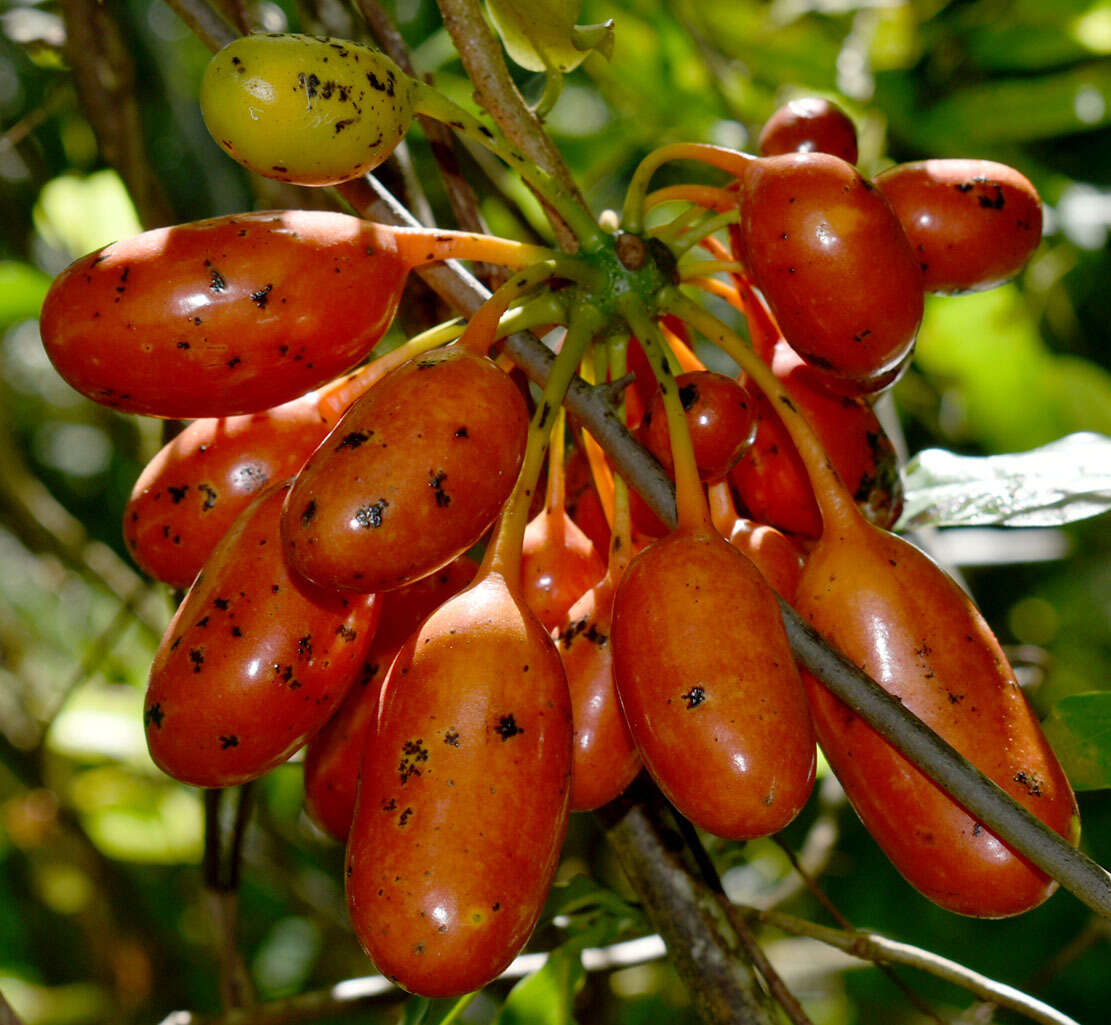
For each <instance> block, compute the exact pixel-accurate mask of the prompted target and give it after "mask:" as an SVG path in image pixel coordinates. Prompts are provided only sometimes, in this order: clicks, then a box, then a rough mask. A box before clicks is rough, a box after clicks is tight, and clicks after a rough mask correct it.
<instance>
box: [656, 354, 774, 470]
mask: <svg viewBox="0 0 1111 1025" xmlns="http://www.w3.org/2000/svg"><path fill="white" fill-rule="evenodd" d="M675 386H676V387H677V388H678V389H679V398H680V400H681V402H682V403H683V411H684V412H685V413H686V415H687V428H688V430H689V431H690V436H691V444H692V445H693V446H694V460H695V462H696V463H697V464H698V475H699V477H700V478H701V479H702V480H703V481H711V480H718V479H720V478H721V477H724V476H725V475H726V474H727V473H728V472H729V471H730V470H731V469H732V468H733V466H734V465H736V463H737V460H738V459H740V458H741V456H743V455H744V453H745V450H746V449H747V448H748V447H749V445H751V444H752V441H753V438H754V437H755V435H756V415H755V413H754V412H753V408H752V400H751V398H750V396H749V394H748V391H747V390H746V389H745V387H744V385H742V384H741V383H740V382H739V381H736V380H734V379H733V378H732V377H727V376H726V375H725V374H717V373H714V372H713V371H710V370H696V371H692V372H691V373H686V374H680V375H679V376H678V377H676V378H675ZM642 428H643V432H642V437H643V440H644V444H645V445H646V447H647V448H648V450H649V451H650V452H651V453H652V455H654V456H655V457H656V458H657V459H658V460H659V461H660V463H662V464H663V467H664V469H665V470H667V471H668V473H674V469H675V468H674V464H673V462H672V459H671V442H670V440H669V438H668V431H667V417H666V415H665V413H664V405H663V396H662V395H661V394H660V392H659V390H658V389H657V391H656V394H655V395H654V396H653V398H652V403H651V405H650V406H649V407H648V411H647V412H646V413H645V414H644V421H643V423H642Z"/></svg>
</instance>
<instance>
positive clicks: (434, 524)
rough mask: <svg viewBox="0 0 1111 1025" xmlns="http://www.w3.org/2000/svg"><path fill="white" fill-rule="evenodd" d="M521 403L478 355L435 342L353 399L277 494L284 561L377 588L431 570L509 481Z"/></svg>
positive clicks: (469, 534)
mask: <svg viewBox="0 0 1111 1025" xmlns="http://www.w3.org/2000/svg"><path fill="white" fill-rule="evenodd" d="M527 428H528V412H527V410H526V408H525V403H524V400H523V399H522V397H521V394H520V392H519V391H518V390H517V388H516V386H515V385H514V384H513V382H512V381H511V380H510V378H509V377H508V376H507V375H506V374H504V373H502V371H501V370H499V369H498V368H497V366H496V365H495V364H494V363H492V362H491V361H490V360H488V359H486V358H485V357H484V356H475V355H473V354H472V353H469V352H467V351H466V350H463V349H457V348H449V349H442V350H437V351H435V352H431V353H428V354H426V355H424V356H421V357H420V358H419V359H415V360H412V361H410V362H409V363H406V364H404V365H403V366H400V367H398V368H397V369H396V370H395V371H393V372H392V373H390V374H388V375H387V376H386V377H384V378H383V379H382V380H381V381H380V382H378V384H376V385H375V386H374V387H373V388H371V389H370V391H368V392H367V393H366V394H365V395H364V396H363V397H362V398H361V399H359V400H358V401H356V402H355V403H354V404H353V405H352V406H351V408H350V409H348V411H347V412H346V413H345V414H344V416H343V417H342V418H341V419H340V421H339V423H337V424H336V426H335V428H334V429H333V431H332V433H331V434H329V435H328V437H327V438H325V439H324V441H323V442H321V444H320V447H319V448H318V449H317V450H316V452H315V453H314V454H313V455H312V457H311V458H310V459H309V461H308V462H307V463H306V464H305V466H304V468H303V469H302V470H301V472H300V474H298V476H297V481H296V483H295V484H294V487H293V489H292V490H291V491H290V493H289V497H288V499H287V501H286V512H285V515H284V516H283V518H282V537H283V540H284V543H285V549H286V556H287V558H288V559H289V562H290V565H291V566H292V567H293V568H294V569H295V570H296V571H297V572H298V573H300V574H301V575H302V576H304V577H305V578H306V579H308V580H312V581H315V582H316V583H317V584H319V585H321V586H326V587H334V588H340V589H349V590H353V591H382V590H391V589H393V588H395V587H401V586H402V585H403V584H407V583H410V582H412V581H414V580H419V579H420V578H421V577H422V576H425V575H427V574H429V573H433V572H435V571H436V570H437V569H439V568H440V567H441V566H444V565H446V564H447V563H449V562H450V561H451V560H452V559H454V558H456V556H458V555H460V554H462V553H463V552H465V551H466V550H467V549H468V548H470V547H471V546H472V545H473V544H474V543H475V542H476V541H478V539H479V538H480V537H481V536H482V535H483V534H484V533H485V532H486V530H487V528H488V527H489V526H490V524H491V523H493V521H494V518H495V517H496V516H497V514H498V512H499V510H500V509H501V507H502V505H503V504H504V502H505V500H506V498H508V497H509V493H510V491H511V490H512V488H513V483H514V481H515V479H516V477H517V471H518V469H519V468H520V465H521V460H522V458H523V456H524V449H525V436H526V431H527Z"/></svg>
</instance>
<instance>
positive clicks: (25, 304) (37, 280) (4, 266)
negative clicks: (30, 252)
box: [0, 260, 50, 331]
mask: <svg viewBox="0 0 1111 1025" xmlns="http://www.w3.org/2000/svg"><path fill="white" fill-rule="evenodd" d="M49 287H50V276H49V275H48V274H44V273H43V272H42V271H41V270H39V269H38V268H37V267H32V266H31V265H30V264H29V263H18V262H16V261H14V260H5V261H0V331H2V330H3V329H4V328H6V327H8V326H9V325H11V324H15V323H17V322H18V321H21V320H30V319H31V318H32V317H37V316H38V315H39V310H40V309H41V308H42V301H43V299H45V298H46V290H47V289H48V288H49Z"/></svg>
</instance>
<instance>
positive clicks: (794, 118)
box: [758, 96, 858, 164]
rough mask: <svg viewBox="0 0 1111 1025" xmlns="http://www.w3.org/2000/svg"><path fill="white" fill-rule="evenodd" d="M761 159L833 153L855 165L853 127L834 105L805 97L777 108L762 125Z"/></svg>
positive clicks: (855, 147) (815, 97)
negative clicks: (799, 154)
mask: <svg viewBox="0 0 1111 1025" xmlns="http://www.w3.org/2000/svg"><path fill="white" fill-rule="evenodd" d="M758 146H759V151H760V156H762V157H770V156H775V155H777V154H780V153H832V154H833V155H834V156H835V157H840V158H841V159H842V160H844V161H846V162H847V163H850V164H855V163H856V158H857V155H858V154H857V146H856V127H855V126H854V125H853V123H852V120H851V119H850V117H849V115H848V114H846V113H845V112H844V111H843V110H842V109H841V108H840V107H838V106H837V104H835V103H830V102H829V100H823V99H822V98H821V97H819V96H804V97H801V98H799V99H797V100H791V101H790V102H789V103H786V104H784V105H783V106H782V107H780V108H779V110H777V111H776V112H775V113H774V114H772V116H771V117H770V118H768V120H767V123H766V124H765V125H764V130H763V131H762V132H761V133H760V141H759V143H758Z"/></svg>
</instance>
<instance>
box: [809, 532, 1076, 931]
mask: <svg viewBox="0 0 1111 1025" xmlns="http://www.w3.org/2000/svg"><path fill="white" fill-rule="evenodd" d="M795 605H796V608H797V609H798V610H799V612H800V613H801V614H802V615H803V616H805V617H806V618H807V619H808V620H809V621H810V623H811V624H812V625H813V626H814V627H815V629H817V630H818V631H819V632H820V633H821V634H822V636H823V637H825V638H826V639H827V640H828V641H830V643H832V644H833V645H835V646H836V647H837V648H839V649H840V650H841V651H842V652H844V653H845V654H846V655H847V656H848V657H849V658H850V659H852V661H854V662H855V663H856V664H857V665H858V666H860V668H862V669H863V670H864V671H865V672H867V673H868V674H869V675H871V676H872V677H873V678H874V679H875V680H876V681H877V682H878V683H879V684H880V685H881V686H882V687H884V688H885V689H886V690H887V691H889V692H890V693H892V694H894V695H895V696H896V697H897V698H898V699H899V701H900V702H902V704H903V705H905V706H906V708H908V709H909V710H910V711H912V712H914V713H915V714H916V715H917V716H918V717H919V718H921V719H922V720H923V721H925V722H926V723H927V724H928V725H929V726H930V727H931V728H932V729H933V730H935V731H936V732H937V733H938V734H940V735H941V736H942V737H944V738H945V739H946V740H947V741H949V743H950V744H952V745H953V746H954V747H955V748H956V749H957V750H958V751H960V752H961V754H963V755H964V756H965V757H966V758H968V759H969V760H970V761H972V762H973V764H975V765H976V766H977V767H978V768H979V769H980V770H981V771H982V772H984V773H985V774H986V775H987V776H988V777H990V778H991V779H992V780H993V781H994V782H996V783H997V784H999V786H1000V787H1002V788H1003V789H1004V790H1005V791H1006V792H1007V793H1009V794H1010V795H1011V796H1012V797H1013V798H1015V800H1017V801H1018V802H1019V803H1021V804H1022V805H1024V806H1025V807H1026V808H1027V809H1029V810H1030V811H1031V812H1032V813H1033V814H1034V815H1036V816H1037V817H1038V818H1039V819H1041V821H1042V822H1044V823H1045V824H1046V825H1047V826H1049V827H1050V828H1051V829H1053V830H1055V831H1056V832H1058V833H1060V834H1061V835H1062V836H1065V837H1067V838H1068V839H1069V840H1070V841H1071V842H1073V843H1075V842H1076V841H1077V839H1078V836H1079V819H1078V818H1077V810H1076V802H1075V799H1074V797H1073V794H1072V790H1071V789H1070V787H1069V784H1068V781H1067V779H1066V778H1065V775H1064V773H1063V771H1062V770H1061V766H1060V765H1059V764H1058V762H1057V759H1056V758H1055V757H1054V755H1053V752H1052V751H1051V750H1050V747H1049V745H1048V743H1047V742H1046V740H1045V737H1044V736H1043V734H1042V731H1041V728H1040V727H1039V725H1038V721H1037V719H1036V718H1035V717H1034V715H1033V712H1032V711H1031V709H1030V707H1029V705H1028V704H1027V702H1026V698H1025V696H1024V695H1023V694H1022V691H1021V690H1020V689H1019V686H1018V683H1017V682H1016V681H1015V677H1014V673H1013V672H1012V671H1011V668H1010V666H1009V665H1008V663H1007V659H1006V657H1005V655H1004V654H1003V652H1002V650H1001V649H1000V647H999V643H998V641H997V640H996V639H995V637H994V636H993V634H992V632H991V630H990V629H989V627H988V625H987V624H986V623H985V622H984V619H983V617H982V616H981V615H980V613H979V611H978V610H977V609H976V607H975V606H974V605H973V604H972V602H971V600H970V599H969V598H968V596H967V595H966V594H965V593H964V592H963V591H962V590H961V589H960V588H959V587H958V586H957V584H956V583H954V582H953V581H952V580H951V579H950V578H949V577H948V576H946V575H945V573H943V572H942V571H941V570H940V569H939V568H938V567H937V566H936V565H935V564H934V563H933V562H931V561H930V560H929V559H928V558H927V557H926V556H925V555H923V554H922V553H921V552H920V551H918V549H916V548H914V547H913V546H912V545H910V544H908V543H907V542H905V541H903V540H902V539H900V538H899V537H897V536H895V535H894V534H889V533H887V532H886V531H882V530H879V529H878V528H875V527H872V526H871V525H869V524H867V523H866V522H864V521H863V520H862V519H861V518H860V517H859V516H853V517H844V516H840V517H838V521H837V522H836V523H835V524H833V525H827V529H826V534H825V535H823V537H822V540H821V541H820V542H819V544H818V546H817V547H816V548H815V549H814V551H813V552H812V553H811V555H810V558H809V560H808V562H807V565H806V569H805V571H804V574H803V578H802V582H801V583H800V585H799V589H798V592H797V596H796V601H795ZM803 680H804V683H805V685H806V688H807V694H808V696H809V698H810V703H811V708H812V710H813V715H814V725H815V729H816V730H817V734H818V740H819V742H820V744H821V745H822V750H823V751H824V752H825V755H826V758H827V759H828V761H829V763H830V765H831V767H832V768H833V770H834V772H836V774H837V777H838V779H840V781H841V783H842V785H843V786H844V788H845V793H846V794H847V795H848V797H849V800H850V801H851V802H852V804H853V807H854V808H855V809H856V810H857V812H858V814H859V815H860V817H861V819H862V820H863V822H864V825H865V826H866V827H867V828H868V831H869V832H870V833H871V834H872V836H873V837H875V839H876V841H877V842H878V843H879V844H880V846H881V847H882V848H883V849H884V851H885V852H886V854H887V856H888V857H889V858H890V859H891V861H892V863H893V864H894V865H895V867H896V868H897V869H898V870H899V871H900V872H901V873H902V874H903V875H904V876H905V877H906V879H907V881H908V882H910V883H911V885H913V886H914V887H915V888H916V889H918V890H919V891H920V892H922V893H923V894H924V895H925V896H927V897H929V898H930V899H931V900H933V901H934V902H936V903H937V904H940V905H941V906H942V907H944V908H948V909H949V910H951V911H955V912H958V913H960V914H965V915H975V916H978V917H984V918H997V917H1002V916H1005V915H1016V914H1019V913H1021V912H1023V911H1027V910H1029V909H1030V908H1033V907H1036V906H1037V905H1038V904H1040V903H1041V902H1042V901H1044V900H1045V899H1046V898H1047V897H1048V896H1049V895H1050V894H1051V893H1052V892H1053V890H1054V889H1055V888H1056V883H1054V881H1053V880H1052V879H1050V878H1049V877H1048V876H1046V875H1045V874H1044V873H1043V872H1041V870H1039V869H1037V868H1035V867H1034V866H1033V865H1031V864H1030V863H1029V862H1027V861H1025V860H1024V859H1023V858H1022V857H1020V856H1019V855H1018V854H1016V853H1015V852H1014V851H1013V850H1011V849H1010V848H1009V847H1007V846H1006V845H1005V844H1003V843H1002V842H1000V841H999V840H998V839H997V838H996V837H995V835H994V834H992V833H991V832H989V831H988V829H986V828H985V827H984V826H982V825H981V824H980V823H979V822H977V821H976V820H975V819H974V818H973V817H972V816H970V815H969V814H968V813H967V812H966V811H965V810H964V809H963V808H962V807H961V806H960V805H958V804H957V803H956V802H955V801H954V800H953V799H952V798H951V797H949V796H948V795H947V794H946V793H945V792H944V791H943V790H941V789H940V788H939V787H938V786H937V785H936V784H934V783H933V782H932V781H931V780H929V779H928V778H927V777H926V776H925V775H924V774H923V773H922V772H921V771H920V770H918V769H917V768H915V767H914V766H913V765H912V764H911V763H910V762H909V761H907V759H906V758H904V757H903V756H902V755H901V754H899V753H898V752H897V751H896V750H895V748H894V747H892V746H891V745H890V744H889V743H888V742H887V741H886V740H884V739H883V738H882V737H881V736H880V735H879V734H878V733H876V732H875V730H873V729H872V727H870V726H868V725H867V724H866V723H865V722H864V721H863V720H862V719H860V718H859V717H857V716H856V715H855V713H853V712H852V711H851V710H850V709H849V708H848V707H847V706H845V705H843V704H842V703H841V702H840V701H838V700H837V699H836V698H834V697H833V696H832V695H831V694H830V693H829V692H828V691H827V690H826V689H825V688H824V687H823V686H822V685H821V684H820V683H818V682H817V680H815V679H814V678H813V677H811V676H810V675H809V674H807V673H804V674H803Z"/></svg>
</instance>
